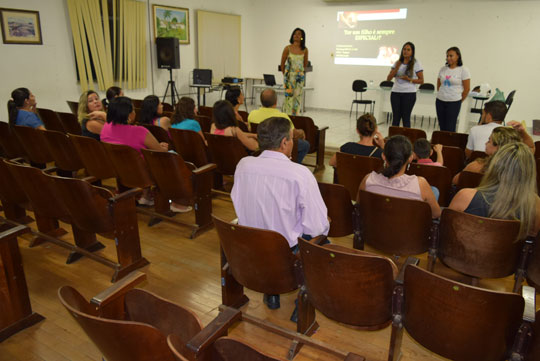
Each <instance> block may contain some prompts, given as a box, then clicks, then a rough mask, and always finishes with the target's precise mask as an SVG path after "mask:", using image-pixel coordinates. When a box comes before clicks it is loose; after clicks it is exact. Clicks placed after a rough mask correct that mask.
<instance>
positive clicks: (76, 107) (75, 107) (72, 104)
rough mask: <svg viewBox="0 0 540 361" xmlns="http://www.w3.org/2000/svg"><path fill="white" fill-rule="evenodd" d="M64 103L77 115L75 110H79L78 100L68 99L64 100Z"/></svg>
mask: <svg viewBox="0 0 540 361" xmlns="http://www.w3.org/2000/svg"><path fill="white" fill-rule="evenodd" d="M66 103H67V105H68V107H69V110H71V112H72V113H73V114H74V115H77V112H78V111H79V102H72V101H70V100H66Z"/></svg>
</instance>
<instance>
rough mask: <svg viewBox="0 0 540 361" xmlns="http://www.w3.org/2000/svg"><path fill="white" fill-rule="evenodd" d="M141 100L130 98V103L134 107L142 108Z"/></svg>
mask: <svg viewBox="0 0 540 361" xmlns="http://www.w3.org/2000/svg"><path fill="white" fill-rule="evenodd" d="M142 103H143V101H142V100H141V99H131V104H133V107H134V108H139V109H141V108H142Z"/></svg>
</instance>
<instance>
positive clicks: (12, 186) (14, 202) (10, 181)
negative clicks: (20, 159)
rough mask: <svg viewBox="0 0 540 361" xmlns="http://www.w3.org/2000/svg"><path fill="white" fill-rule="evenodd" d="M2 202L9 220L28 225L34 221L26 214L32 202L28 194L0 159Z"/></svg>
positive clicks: (0, 197)
mask: <svg viewBox="0 0 540 361" xmlns="http://www.w3.org/2000/svg"><path fill="white" fill-rule="evenodd" d="M6 161H7V160H6ZM0 200H1V201H2V208H3V211H4V216H5V217H6V218H7V219H8V220H10V221H12V222H15V223H16V224H28V223H31V222H33V221H34V219H33V218H32V217H30V216H28V215H27V214H26V210H30V201H29V200H28V197H27V196H26V193H24V190H23V189H22V187H21V185H20V184H19V182H18V181H17V180H16V179H15V177H14V176H13V175H12V174H11V171H10V170H9V168H8V166H7V164H6V163H5V162H4V159H2V158H0Z"/></svg>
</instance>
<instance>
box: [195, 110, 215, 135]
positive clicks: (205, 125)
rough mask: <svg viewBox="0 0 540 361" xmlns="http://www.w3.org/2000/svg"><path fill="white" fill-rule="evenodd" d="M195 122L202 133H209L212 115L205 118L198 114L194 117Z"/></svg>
mask: <svg viewBox="0 0 540 361" xmlns="http://www.w3.org/2000/svg"><path fill="white" fill-rule="evenodd" d="M195 120H196V121H198V122H199V124H200V126H201V130H202V131H203V133H210V128H212V115H210V116H206V115H202V114H199V115H196V116H195Z"/></svg>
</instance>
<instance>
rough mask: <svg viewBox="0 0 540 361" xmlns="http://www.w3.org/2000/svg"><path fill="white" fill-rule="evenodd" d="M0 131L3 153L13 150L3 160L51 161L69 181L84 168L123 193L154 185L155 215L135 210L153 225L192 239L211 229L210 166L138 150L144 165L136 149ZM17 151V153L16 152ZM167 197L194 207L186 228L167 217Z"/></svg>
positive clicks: (27, 131) (29, 130) (24, 130)
mask: <svg viewBox="0 0 540 361" xmlns="http://www.w3.org/2000/svg"><path fill="white" fill-rule="evenodd" d="M4 128H5V129H0V134H2V136H0V145H1V146H2V148H4V149H12V148H13V149H15V150H14V151H12V152H11V151H10V152H7V151H5V153H6V155H7V156H8V158H17V157H26V158H28V159H29V160H30V161H31V162H32V163H33V164H34V165H38V166H40V167H41V168H44V167H45V165H46V164H47V163H50V162H53V161H54V162H55V164H56V166H57V168H58V169H59V170H58V174H60V175H62V176H69V177H71V176H73V175H74V174H75V172H77V171H79V170H80V169H83V168H84V169H85V171H86V172H87V173H88V174H89V175H90V176H92V177H95V178H96V180H97V181H99V182H101V181H102V180H105V179H109V178H116V180H117V183H118V185H119V186H118V189H125V188H122V187H121V186H123V187H128V188H137V187H138V188H142V189H144V188H151V187H155V190H156V192H155V193H156V212H150V211H147V210H145V209H139V211H140V212H144V213H147V214H150V215H151V216H153V217H157V218H153V220H152V221H151V223H152V224H153V223H155V222H156V221H158V219H165V220H168V221H170V222H173V223H176V224H181V225H187V226H189V227H191V228H192V233H191V237H195V236H196V235H197V234H198V233H199V232H202V231H205V230H207V229H209V228H210V227H211V226H212V221H211V219H210V214H211V212H212V202H211V188H212V176H213V174H212V173H213V171H214V169H215V165H213V164H205V165H203V166H201V167H196V166H194V165H193V164H190V163H186V162H184V160H183V159H182V157H181V156H179V155H177V154H173V153H161V152H155V151H150V150H143V154H144V159H145V160H146V162H145V161H143V159H142V158H141V157H140V154H139V153H138V152H137V151H135V150H134V149H132V148H130V147H127V146H122V145H114V144H106V143H100V142H98V141H96V140H95V139H92V138H88V137H82V136H77V135H69V136H68V135H65V134H63V133H59V132H55V131H48V130H45V131H41V130H38V129H34V128H29V127H20V126H14V127H13V132H14V134H12V133H11V129H10V128H9V126H6V127H4ZM4 132H6V133H4ZM191 133H193V134H194V135H195V136H196V137H199V135H198V134H196V133H194V132H191ZM199 139H200V137H199ZM18 140H19V141H18ZM17 149H19V150H22V151H21V152H18V151H17ZM147 164H148V166H147ZM98 184H101V183H98ZM169 199H179V200H185V201H188V202H190V203H192V204H194V205H195V207H194V208H195V224H186V223H185V222H182V221H180V220H176V219H174V218H173V217H171V213H170V206H169Z"/></svg>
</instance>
